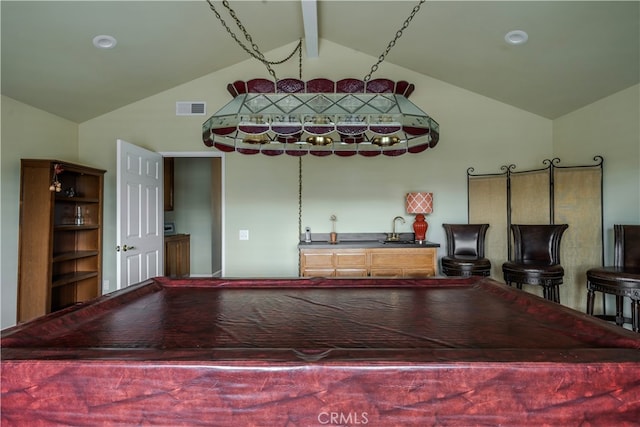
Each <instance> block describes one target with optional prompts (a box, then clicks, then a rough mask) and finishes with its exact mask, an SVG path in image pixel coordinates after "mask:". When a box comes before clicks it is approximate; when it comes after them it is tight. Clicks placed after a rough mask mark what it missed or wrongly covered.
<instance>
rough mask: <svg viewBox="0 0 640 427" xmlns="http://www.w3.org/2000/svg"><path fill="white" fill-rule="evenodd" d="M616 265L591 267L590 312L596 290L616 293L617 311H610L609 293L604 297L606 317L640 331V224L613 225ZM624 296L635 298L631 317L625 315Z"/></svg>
mask: <svg viewBox="0 0 640 427" xmlns="http://www.w3.org/2000/svg"><path fill="white" fill-rule="evenodd" d="M613 233H614V234H613V241H614V242H613V266H609V267H598V268H591V269H589V270H587V314H590V315H594V314H593V303H594V300H595V293H596V292H602V293H603V294H611V295H615V298H616V313H615V315H608V314H607V310H606V305H605V297H604V295H603V298H602V314H599V315H596V317H599V318H601V319H604V320H613V321H615V322H616V325H618V326H622V325H624V324H625V323H631V327H632V328H633V330H634V331H635V332H640V225H621V224H616V225H614V226H613ZM624 298H629V299H631V317H630V318H629V317H624V313H623V302H624Z"/></svg>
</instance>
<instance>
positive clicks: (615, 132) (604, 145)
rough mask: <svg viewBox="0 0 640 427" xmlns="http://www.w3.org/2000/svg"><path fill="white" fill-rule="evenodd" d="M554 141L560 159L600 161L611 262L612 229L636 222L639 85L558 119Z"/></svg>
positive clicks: (639, 210)
mask: <svg viewBox="0 0 640 427" xmlns="http://www.w3.org/2000/svg"><path fill="white" fill-rule="evenodd" d="M553 141H554V155H555V156H557V157H560V158H561V159H563V160H569V159H570V160H571V161H572V162H577V164H593V157H594V156H596V155H600V156H603V157H604V164H603V171H604V173H603V204H604V206H603V210H604V214H603V222H604V230H605V260H606V261H607V262H608V263H613V225H614V224H640V85H635V86H633V87H630V88H628V89H626V90H623V91H621V92H618V93H616V94H614V95H611V96H609V97H607V98H604V99H601V100H600V101H598V102H595V103H593V104H590V105H588V106H586V107H584V108H581V109H579V110H576V111H574V112H572V113H570V114H567V115H565V116H563V117H560V118H559V119H556V120H555V121H554V123H553Z"/></svg>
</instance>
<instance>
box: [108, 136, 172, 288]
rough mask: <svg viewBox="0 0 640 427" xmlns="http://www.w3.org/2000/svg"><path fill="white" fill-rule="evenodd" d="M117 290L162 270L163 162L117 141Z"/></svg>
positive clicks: (158, 155)
mask: <svg viewBox="0 0 640 427" xmlns="http://www.w3.org/2000/svg"><path fill="white" fill-rule="evenodd" d="M117 144H118V149H117V150H118V162H117V163H118V166H117V185H116V200H117V219H116V228H117V241H116V245H117V246H116V250H117V253H118V256H117V258H118V260H117V270H118V284H117V289H121V288H124V287H127V286H129V285H132V284H135V283H138V282H141V281H143V280H146V279H148V278H150V277H156V276H162V275H163V273H164V259H163V258H164V257H163V245H164V204H163V161H162V156H161V155H160V154H159V153H156V152H153V151H149V150H145V149H144V148H141V147H138V146H137V145H133V144H130V143H128V142H126V141H123V140H120V139H119V140H118V143H117Z"/></svg>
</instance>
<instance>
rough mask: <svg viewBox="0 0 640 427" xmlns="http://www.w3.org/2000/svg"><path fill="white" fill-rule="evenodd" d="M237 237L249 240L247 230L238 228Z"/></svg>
mask: <svg viewBox="0 0 640 427" xmlns="http://www.w3.org/2000/svg"><path fill="white" fill-rule="evenodd" d="M238 239H240V240H249V230H240V233H238Z"/></svg>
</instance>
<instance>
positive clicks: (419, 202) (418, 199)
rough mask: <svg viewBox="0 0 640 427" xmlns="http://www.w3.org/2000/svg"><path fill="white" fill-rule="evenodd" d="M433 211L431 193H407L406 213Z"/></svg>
mask: <svg viewBox="0 0 640 427" xmlns="http://www.w3.org/2000/svg"><path fill="white" fill-rule="evenodd" d="M431 212H433V193H408V194H407V213H413V214H428V213H431Z"/></svg>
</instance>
